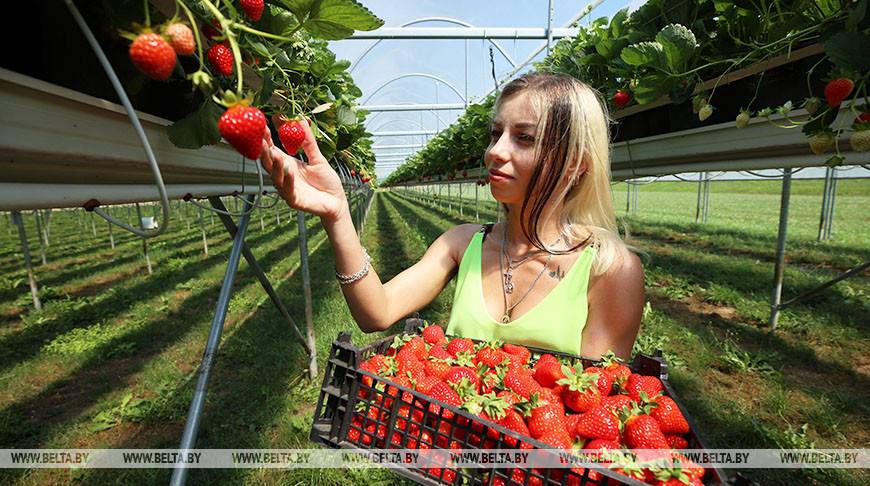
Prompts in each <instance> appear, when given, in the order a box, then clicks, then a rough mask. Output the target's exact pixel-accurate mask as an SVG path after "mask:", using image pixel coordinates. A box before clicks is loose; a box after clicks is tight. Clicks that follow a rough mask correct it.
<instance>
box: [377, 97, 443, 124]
mask: <svg viewBox="0 0 870 486" xmlns="http://www.w3.org/2000/svg"><path fill="white" fill-rule="evenodd" d="M398 104H400V105H401V104H404V103H398ZM408 106H414V105H413V104H409V105H408ZM420 111H422V110H420ZM426 111H428V112H429V113H432V114H433V115H435V118H437V119H438V121H440V122H441V123H443V124H444V126H445V127H446V126H450V124H449V123H447V122H446V121H444V119H443V118H441V116H440V115H438V112H437V111H435V110H426ZM383 113H387V112H386V111H379V112H377V113H375V114H374V115H372V116H371V117H369V118H366V123H368V122H370V121H372V120H374V119H375V118H377V117H378V115H381V114H383ZM397 119H398V120H405V118H397ZM407 120H410V118H407ZM424 130H425V128H424Z"/></svg>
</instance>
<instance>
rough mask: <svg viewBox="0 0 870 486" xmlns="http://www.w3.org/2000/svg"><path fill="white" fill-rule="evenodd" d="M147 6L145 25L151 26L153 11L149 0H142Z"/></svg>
mask: <svg viewBox="0 0 870 486" xmlns="http://www.w3.org/2000/svg"><path fill="white" fill-rule="evenodd" d="M142 3H143V6H144V7H145V27H151V11H150V9H149V8H148V0H142Z"/></svg>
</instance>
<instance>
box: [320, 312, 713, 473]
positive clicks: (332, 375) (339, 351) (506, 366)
mask: <svg viewBox="0 0 870 486" xmlns="http://www.w3.org/2000/svg"><path fill="white" fill-rule="evenodd" d="M311 439H312V440H314V441H315V442H318V443H320V444H323V445H325V446H327V447H332V448H346V449H415V450H421V451H431V450H447V451H457V452H458V451H467V450H484V449H485V450H495V449H498V450H502V449H509V450H533V451H536V452H537V451H553V450H562V451H568V452H573V453H577V452H583V453H584V454H585V456H584V457H587V458H588V457H590V456H591V457H597V458H598V460H597V461H595V464H594V465H589V464H587V463H586V462H583V463H582V464H583V465H585V466H586V467H580V466H577V467H573V465H568V466H560V467H551V465H550V466H548V467H532V466H529V465H528V464H526V465H522V466H512V467H503V466H485V465H482V464H480V465H475V466H474V467H468V465H467V464H464V467H459V466H458V465H457V464H455V463H452V462H451V459H450V457H451V456H449V455H446V456H444V457H445V460H444V461H443V463H439V464H435V465H430V466H431V467H420V468H416V469H412V468H397V469H395V471H396V472H397V473H399V474H402V475H404V476H406V477H408V478H410V479H412V480H414V481H416V482H418V483H420V484H431V485H440V484H487V485H490V484H491V485H511V484H517V485H539V484H540V485H544V484H548V485H578V486H579V485H585V484H589V485H603V484H629V485H643V484H667V485H680V484H685V485H702V484H706V485H709V484H722V483H725V479H726V478H725V475H724V473H723V472H722V471H721V470H720V469H718V468H715V467H706V468H704V467H701V466H699V465H697V464H695V463H693V462H691V461H690V460H689V459H688V458H686V457H685V456H682V455H679V454H672V455H671V456H670V457H671V460H669V461H667V463H663V462H662V461H642V460H638V456H637V455H631V454H622V455H620V454H619V451H641V450H642V451H647V452H648V451H650V450H661V451H670V450H673V449H704V447H703V445H702V444H701V441H700V440H699V438H698V435H697V431H696V428H695V427H694V424H693V421H692V420H691V417H689V416H688V414H687V413H686V411H685V409H684V407H683V406H682V405H681V404H680V403H679V400H678V399H677V397H676V395H675V394H674V392H673V390H672V389H671V387H670V385H669V383H668V380H667V365H666V363H665V362H664V360H663V358H661V357H660V356H646V355H641V354H639V355H637V356H635V358H634V360H633V361H632V363H631V364H630V365H627V364H624V363H621V362H620V361H619V360H618V359H616V358H615V357H614V356H612V354H609V355H606V356H605V357H603V359H602V360H598V361H595V360H590V359H586V358H582V357H578V356H572V355H568V354H563V353H556V352H548V351H546V350H540V349H535V348H529V347H525V346H518V345H512V344H507V343H499V342H481V341H474V340H471V339H467V338H456V337H454V338H449V337H447V336H445V335H444V332H443V330H442V329H441V328H440V327H439V326H437V325H428V326H427V325H425V323H424V322H423V321H421V320H419V319H408V320H407V323H406V330H405V333H403V334H399V335H395V336H390V337H386V338H383V339H380V340H378V341H375V342H373V343H371V344H369V345H367V346H364V347H356V346H354V345H353V344H352V343H351V341H350V338H349V336H348V335H347V334H345V333H342V334H341V335H339V337H338V339H337V340H336V341H335V342H334V343H333V345H332V349H331V352H330V356H329V359H328V361H327V365H326V372H325V377H324V381H323V386H322V388H321V391H320V396H319V398H318V401H317V407H316V410H315V416H314V423H313V425H312V429H311ZM453 457H457V456H453ZM463 457H465V456H463Z"/></svg>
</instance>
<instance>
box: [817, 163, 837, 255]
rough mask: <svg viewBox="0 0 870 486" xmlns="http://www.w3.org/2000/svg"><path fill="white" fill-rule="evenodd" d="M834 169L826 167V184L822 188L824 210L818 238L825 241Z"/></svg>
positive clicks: (821, 213)
mask: <svg viewBox="0 0 870 486" xmlns="http://www.w3.org/2000/svg"><path fill="white" fill-rule="evenodd" d="M833 174H834V169H833V168H832V167H826V168H825V185H824V187H823V188H822V210H821V211H820V215H819V234H818V237H817V239H818V240H819V241H823V240H825V239H826V233H827V231H826V230H827V227H828V205H829V204H830V197H831V178H832V177H833Z"/></svg>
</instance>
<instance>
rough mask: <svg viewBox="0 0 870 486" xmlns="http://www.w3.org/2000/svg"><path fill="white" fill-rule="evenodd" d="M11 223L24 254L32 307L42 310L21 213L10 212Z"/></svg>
mask: <svg viewBox="0 0 870 486" xmlns="http://www.w3.org/2000/svg"><path fill="white" fill-rule="evenodd" d="M12 221H13V222H14V223H15V226H18V237H19V238H20V239H21V250H22V251H23V252H24V267H25V268H26V269H27V282H28V283H29V284H30V296H31V297H33V307H34V308H36V310H38V311H39V310H42V302H40V301H39V289H38V288H37V286H36V276H35V275H34V274H33V264H32V263H31V262H30V248H29V247H28V246H27V232H25V231H24V222H22V221H21V213H20V212H18V211H12Z"/></svg>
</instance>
